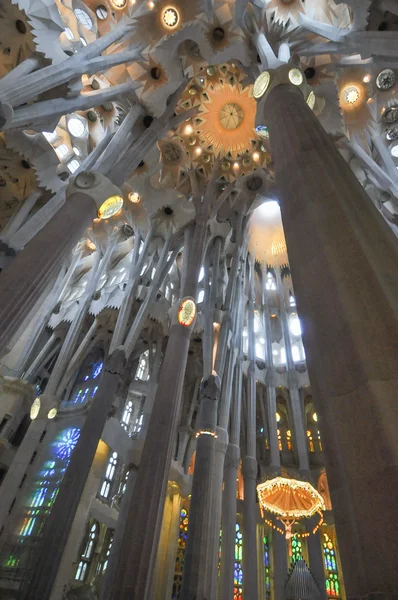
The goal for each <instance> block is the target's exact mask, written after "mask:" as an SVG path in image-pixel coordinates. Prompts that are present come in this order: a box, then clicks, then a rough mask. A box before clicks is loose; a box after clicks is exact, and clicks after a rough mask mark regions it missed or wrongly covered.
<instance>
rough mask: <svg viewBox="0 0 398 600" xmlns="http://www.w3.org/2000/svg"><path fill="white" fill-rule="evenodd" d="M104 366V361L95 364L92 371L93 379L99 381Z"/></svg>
mask: <svg viewBox="0 0 398 600" xmlns="http://www.w3.org/2000/svg"><path fill="white" fill-rule="evenodd" d="M103 366H104V363H103V362H102V361H98V362H97V363H95V364H94V365H93V368H92V371H91V377H92V378H93V379H97V377H98V376H99V375H100V374H101V371H102V368H103Z"/></svg>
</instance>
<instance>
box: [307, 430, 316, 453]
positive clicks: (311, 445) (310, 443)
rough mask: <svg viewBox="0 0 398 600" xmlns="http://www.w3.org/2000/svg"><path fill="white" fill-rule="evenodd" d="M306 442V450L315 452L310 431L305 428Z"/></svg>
mask: <svg viewBox="0 0 398 600" xmlns="http://www.w3.org/2000/svg"><path fill="white" fill-rule="evenodd" d="M307 442H308V450H309V451H310V452H315V446H314V440H313V439H312V432H311V431H310V430H309V429H307Z"/></svg>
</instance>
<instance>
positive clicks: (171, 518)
mask: <svg viewBox="0 0 398 600" xmlns="http://www.w3.org/2000/svg"><path fill="white" fill-rule="evenodd" d="M180 512H181V495H180V490H179V487H178V486H177V485H176V484H175V483H174V482H170V483H169V487H168V495H167V498H166V505H165V509H164V513H163V522H162V532H161V535H160V541H159V547H158V555H157V559H156V576H155V577H154V583H153V588H152V594H153V598H154V600H170V598H171V595H172V591H173V583H174V570H175V563H176V553H177V543H178V532H179V527H180ZM155 586H156V588H155Z"/></svg>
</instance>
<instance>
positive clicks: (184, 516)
mask: <svg viewBox="0 0 398 600" xmlns="http://www.w3.org/2000/svg"><path fill="white" fill-rule="evenodd" d="M187 539H188V511H187V510H186V509H185V508H182V509H181V512H180V529H179V531H178V541H177V556H176V564H175V571H174V583H173V593H172V599H173V600H177V599H178V598H179V597H180V589H181V583H182V573H183V570H184V555H185V548H186V545H187Z"/></svg>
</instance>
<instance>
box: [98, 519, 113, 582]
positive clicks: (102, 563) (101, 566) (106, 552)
mask: <svg viewBox="0 0 398 600" xmlns="http://www.w3.org/2000/svg"><path fill="white" fill-rule="evenodd" d="M114 535H115V530H114V529H107V531H106V534H105V539H104V543H103V545H102V550H101V556H100V559H99V561H98V565H97V569H96V575H103V574H104V573H105V571H106V568H107V566H108V561H109V556H110V553H111V549H112V544H113V538H114Z"/></svg>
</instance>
